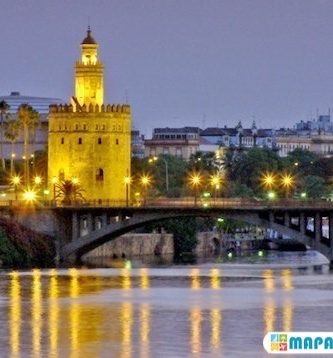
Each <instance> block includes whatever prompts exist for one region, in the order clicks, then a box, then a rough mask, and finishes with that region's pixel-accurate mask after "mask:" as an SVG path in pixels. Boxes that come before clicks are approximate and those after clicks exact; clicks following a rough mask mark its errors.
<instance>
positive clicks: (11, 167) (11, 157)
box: [10, 153, 16, 175]
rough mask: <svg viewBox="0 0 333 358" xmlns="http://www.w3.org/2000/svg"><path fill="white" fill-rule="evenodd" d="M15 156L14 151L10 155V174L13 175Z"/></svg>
mask: <svg viewBox="0 0 333 358" xmlns="http://www.w3.org/2000/svg"><path fill="white" fill-rule="evenodd" d="M15 157H16V154H15V153H12V154H11V155H10V175H13V173H14V159H15Z"/></svg>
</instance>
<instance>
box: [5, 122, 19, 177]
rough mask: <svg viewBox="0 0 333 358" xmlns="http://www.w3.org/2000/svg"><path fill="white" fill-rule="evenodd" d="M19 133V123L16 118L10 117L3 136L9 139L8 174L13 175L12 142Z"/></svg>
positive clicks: (13, 142)
mask: <svg viewBox="0 0 333 358" xmlns="http://www.w3.org/2000/svg"><path fill="white" fill-rule="evenodd" d="M19 135H20V123H19V121H18V120H16V119H12V120H10V121H8V122H7V125H6V129H5V138H6V139H8V140H9V141H10V174H11V175H13V167H14V157H13V155H15V153H14V144H15V142H16V140H17V138H18V136H19Z"/></svg>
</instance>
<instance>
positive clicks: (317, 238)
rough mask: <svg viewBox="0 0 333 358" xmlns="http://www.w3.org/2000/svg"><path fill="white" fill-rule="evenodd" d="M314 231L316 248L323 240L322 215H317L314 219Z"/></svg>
mask: <svg viewBox="0 0 333 358" xmlns="http://www.w3.org/2000/svg"><path fill="white" fill-rule="evenodd" d="M314 231H315V245H314V246H315V248H317V247H318V243H319V242H320V239H321V214H320V213H318V212H317V213H316V214H315V217H314Z"/></svg>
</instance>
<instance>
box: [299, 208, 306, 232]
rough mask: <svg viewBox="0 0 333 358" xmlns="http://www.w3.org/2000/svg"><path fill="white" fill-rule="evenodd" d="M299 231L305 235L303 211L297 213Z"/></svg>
mask: <svg viewBox="0 0 333 358" xmlns="http://www.w3.org/2000/svg"><path fill="white" fill-rule="evenodd" d="M299 232H300V233H301V234H302V235H305V215H304V212H301V213H300V214H299Z"/></svg>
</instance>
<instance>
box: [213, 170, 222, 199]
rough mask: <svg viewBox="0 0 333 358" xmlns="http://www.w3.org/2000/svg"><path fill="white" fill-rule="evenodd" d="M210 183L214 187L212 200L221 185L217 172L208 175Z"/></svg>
mask: <svg viewBox="0 0 333 358" xmlns="http://www.w3.org/2000/svg"><path fill="white" fill-rule="evenodd" d="M210 184H211V185H212V187H213V188H214V201H215V200H216V197H217V191H218V190H219V189H220V186H221V177H220V176H219V175H218V174H215V175H212V176H211V177H210Z"/></svg>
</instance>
